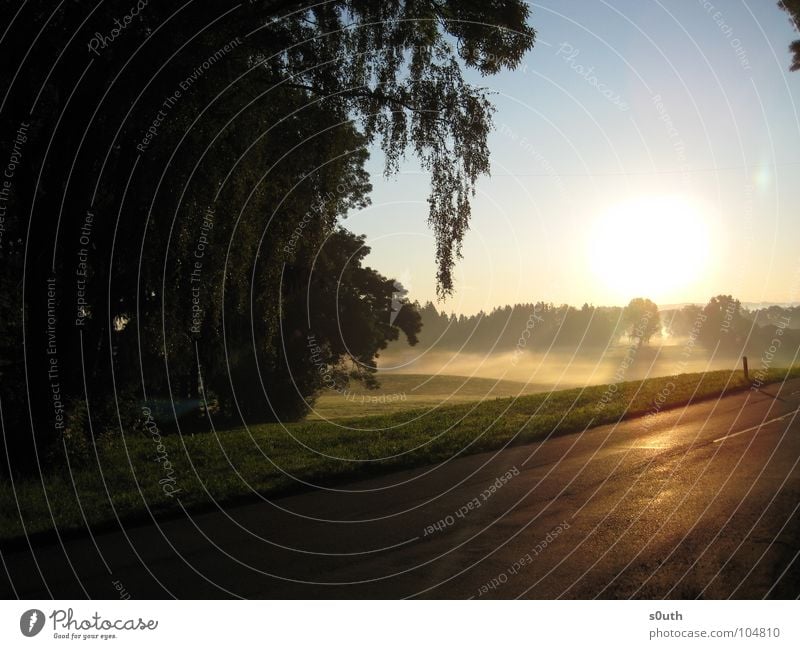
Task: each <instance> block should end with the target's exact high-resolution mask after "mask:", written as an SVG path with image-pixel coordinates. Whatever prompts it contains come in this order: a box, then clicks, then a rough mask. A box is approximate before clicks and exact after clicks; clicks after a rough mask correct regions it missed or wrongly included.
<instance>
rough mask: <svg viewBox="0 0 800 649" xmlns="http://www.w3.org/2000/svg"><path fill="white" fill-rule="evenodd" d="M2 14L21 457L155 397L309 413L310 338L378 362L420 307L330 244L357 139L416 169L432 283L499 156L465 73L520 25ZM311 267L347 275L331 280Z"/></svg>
mask: <svg viewBox="0 0 800 649" xmlns="http://www.w3.org/2000/svg"><path fill="white" fill-rule="evenodd" d="M10 9H11V8H9V7H6V8H5V9H3V10H2V11H5V12H6V13H7V15H6V16H4V18H5V19H6V22H9V21H10V20H11V19H12V18H14V19H15V20H16V21H17V22H16V23H15V24H14V28H13V29H9V30H8V31H7V38H6V40H5V41H4V42H3V43H2V45H0V47H1V48H2V55H3V60H4V66H3V81H4V83H3V88H4V91H3V92H4V93H5V95H4V96H5V99H3V100H2V101H3V103H2V106H0V137H2V140H3V142H5V143H11V144H12V145H13V144H16V145H17V147H18V148H19V149H21V158H19V159H18V160H17V163H16V168H15V175H14V178H13V186H12V188H11V189H10V190H9V193H8V195H7V196H4V199H5V206H6V207H7V208H8V209H7V211H6V212H5V217H4V221H3V238H2V240H1V241H0V244H1V245H0V263H2V265H3V272H2V273H0V282H2V285H1V286H0V293H1V294H2V295H3V296H4V298H3V300H0V318H2V322H3V326H2V327H1V328H0V335H2V340H1V341H0V346H1V347H2V359H3V366H2V367H0V371H2V372H3V383H2V394H0V399H2V402H1V403H2V406H3V415H4V418H5V424H6V431H12V433H11V434H10V435H8V439H7V446H8V449H9V452H10V453H11V454H12V455H13V456H14V457H15V458H17V460H18V459H19V458H24V459H29V460H30V461H33V460H32V458H35V457H37V456H39V455H40V454H41V451H42V449H43V448H45V447H46V446H48V445H51V444H52V442H58V443H59V444H60V443H61V442H69V439H70V435H68V434H65V431H76V432H80V434H84V435H88V432H87V431H88V430H89V428H88V424H89V423H91V421H94V426H93V429H92V430H93V431H94V432H95V433H96V434H98V435H101V434H104V433H105V432H107V431H108V432H119V430H120V428H121V429H123V430H127V429H128V428H129V427H130V426H132V425H133V424H135V422H136V421H137V419H140V418H141V405H142V404H143V403H146V402H148V401H152V400H153V399H155V398H166V399H168V400H171V401H172V402H176V401H179V400H181V399H186V398H192V399H197V398H200V397H203V396H208V395H213V396H214V398H215V399H216V400H217V401H218V402H219V403H220V404H221V408H220V413H219V414H218V415H217V416H221V415H225V416H227V417H229V418H231V419H233V420H234V421H236V420H238V421H241V418H242V417H244V418H245V420H247V418H248V416H250V417H252V418H255V417H258V418H259V419H261V418H263V417H267V416H270V417H279V418H280V417H297V416H299V415H301V414H302V412H303V409H304V406H305V403H306V402H307V400H308V399H309V397H312V396H313V392H314V390H315V389H316V387H317V386H318V382H317V381H315V380H312V379H311V377H310V375H309V372H308V371H307V370H308V368H309V367H313V365H314V363H313V362H311V361H310V359H309V358H308V346H307V344H306V343H305V342H304V341H306V340H307V338H308V336H310V335H313V336H315V340H316V341H317V343H318V344H320V345H321V346H322V347H323V348H324V349H327V350H330V355H329V356H327V357H325V365H326V366H329V367H333V368H336V367H340V366H341V365H342V364H343V363H344V364H347V363H356V365H357V366H358V367H360V368H361V369H362V370H363V372H361V374H360V375H361V376H362V378H365V379H367V380H369V376H370V372H369V368H370V367H371V362H372V358H374V353H376V352H377V350H378V349H380V348H381V346H382V345H384V344H385V342H386V341H388V340H391V339H392V338H394V337H397V336H398V335H399V332H400V331H401V330H402V331H404V332H405V333H406V334H407V335H410V337H411V338H412V339H413V336H414V335H415V333H414V330H415V327H417V326H418V320H417V319H415V317H414V315H413V313H414V309H413V305H406V306H404V307H403V309H402V310H401V311H400V313H401V314H402V317H398V316H397V315H396V314H395V316H396V317H394V318H393V319H391V320H389V319H387V320H383V318H384V317H385V316H386V314H385V313H384V312H383V308H384V307H383V306H381V307H380V308H379V307H378V306H377V305H379V304H381V305H383V304H387V305H388V306H387V307H386V308H389V309H391V308H392V307H391V302H392V295H393V294H394V293H396V291H395V289H394V284H393V282H391V281H390V280H389V279H386V278H383V277H382V276H381V275H380V274H379V273H377V272H376V271H372V270H370V269H367V268H358V264H359V263H360V260H361V259H362V257H359V256H358V255H356V257H355V258H354V259H350V261H349V262H347V263H345V262H344V260H343V258H342V254H343V253H344V252H348V251H349V252H348V254H351V253H352V252H353V250H354V249H353V246H355V249H356V250H358V249H360V246H361V244H360V243H354V240H353V239H352V237H351V236H348V235H346V234H344V233H342V232H341V231H340V230H339V229H338V224H339V222H340V220H341V219H342V218H343V217H345V216H346V214H347V213H348V211H350V210H352V209H358V208H360V207H363V206H365V205H367V204H368V202H369V192H370V189H371V187H370V182H369V177H368V174H367V173H366V171H365V162H366V160H367V155H368V153H367V152H368V150H369V148H370V147H374V146H377V147H379V148H380V150H381V151H382V152H383V155H384V158H385V171H386V172H387V173H393V172H395V171H396V170H397V168H398V164H399V162H400V160H401V159H402V157H403V156H404V155H406V154H407V153H408V154H411V155H414V156H416V157H417V159H418V160H419V161H420V164H421V165H422V167H423V168H424V169H426V170H427V171H429V173H430V177H431V185H430V193H429V196H428V218H429V222H430V225H431V228H432V230H433V232H434V234H435V237H436V256H437V269H438V270H437V282H438V289H439V293H440V294H441V295H446V294H447V293H449V292H450V291H451V290H452V288H453V283H452V275H451V271H452V268H453V265H454V263H455V262H456V260H457V259H458V257H459V256H460V251H461V242H462V240H463V237H464V234H465V232H466V230H467V228H468V224H469V217H470V198H471V196H472V193H473V191H474V187H475V182H476V181H477V179H478V177H479V176H480V175H481V174H485V173H487V172H488V170H489V151H488V148H487V134H488V132H489V130H490V128H491V113H492V106H491V103H490V102H489V100H488V97H487V91H486V90H485V89H483V88H480V87H476V86H474V85H471V84H470V83H468V82H467V81H466V80H465V70H466V69H468V68H472V69H474V70H476V71H477V72H478V73H480V74H483V75H490V74H494V73H496V72H498V71H499V70H502V69H504V68H513V67H515V66H516V65H517V64H518V63H519V61H520V59H521V57H522V56H523V54H524V53H525V51H526V50H527V49H529V48H530V47H531V46H532V44H533V38H534V32H533V30H532V28H531V27H530V26H529V25H528V24H527V19H528V8H527V6H526V5H525V4H524V3H522V2H519V1H517V0H505V1H498V2H489V3H487V2H478V1H456V0H452V1H447V0H437V1H434V0H420V1H414V2H411V1H390V2H381V3H377V2H363V1H356V0H347V1H333V2H324V3H317V4H314V6H311V7H309V6H308V5H307V4H305V3H299V2H281V1H278V2H269V1H267V2H252V3H213V4H212V3H189V4H186V5H171V4H169V3H149V4H148V5H147V6H146V7H145V8H144V9H142V10H141V11H139V12H138V14H137V15H136V16H134V17H132V18H131V19H130V20H125V19H123V21H124V28H123V29H117V32H116V36H114V37H113V38H110V36H111V35H112V32H111V30H112V29H114V28H115V24H116V23H115V22H114V21H115V19H119V18H120V17H124V16H126V15H127V14H128V12H129V10H130V3H125V2H110V3H102V4H101V5H99V6H98V7H97V8H96V9H95V10H94V11H93V12H92V13H91V14H89V13H88V10H87V11H85V12H84V11H83V10H82V9H81V8H80V6H78V5H77V4H75V3H65V4H64V5H63V6H61V7H59V8H57V10H56V11H54V10H53V7H51V6H49V5H46V3H41V4H35V3H33V4H28V5H25V6H24V7H23V8H22V9H21V10H20V12H19V13H18V14H17V13H13V12H11V11H10ZM14 11H16V10H14ZM88 45H94V49H93V50H92V49H89V48H88ZM20 129H22V130H23V131H24V132H23V134H22V136H19V133H20ZM4 150H10V148H9V149H6V148H4ZM334 248H335V249H334ZM332 260H338V262H339V263H338V266H337V265H336V264H334V263H333V261H332ZM322 262H325V263H328V264H329V265H330V266H331V268H332V269H333V268H339V269H340V270H341V269H344V270H345V272H343V273H340V274H339V275H337V277H338V280H337V281H326V282H322V281H321V278H320V275H319V273H318V272H315V268H316V269H317V270H318V269H319V263H322ZM356 262H358V263H356ZM353 264H355V266H354V265H353ZM315 265H316V266H315ZM309 278H311V279H312V280H313V281H319V282H321V283H319V284H313V283H312V284H309V283H308V280H309ZM330 279H331V278H328V280H330ZM325 291H327V294H326V293H325ZM310 295H314V296H316V298H317V299H315V300H310V299H309V296H310ZM345 297H347V299H348V300H349V301H347V300H344V298H345ZM395 297H396V296H395ZM328 298H331V299H332V302H331V299H328ZM337 299H339V302H338V303H337V301H336V300H337ZM356 299H357V300H358V301H359V302H358V303H356V302H354V301H353V300H356ZM362 303H363V304H369V305H371V306H370V307H369V308H359V309H355V308H354V305H357V304H362ZM323 304H324V305H327V306H326V309H328V311H326V312H327V313H329V314H330V316H331V317H333V311H332V310H331V309H333V308H334V307H333V306H331V304H333V305H337V304H338V306H337V307H336V308H337V309H338V316H341V315H342V314H348V315H353V314H358V316H359V318H365V319H367V320H368V322H365V321H364V320H361V319H356V318H350V319H347V320H346V321H347V323H348V328H349V329H356V328H357V326H360V327H362V328H364V327H365V328H366V329H364V330H365V331H366V332H367V334H368V335H366V337H365V338H364V339H363V342H364V344H363V345H362V346H360V347H359V348H358V349H356V348H354V347H353V346H352V345H342V340H348V333H347V332H343V331H339V330H338V329H336V328H333V327H326V326H323V320H322V319H321V318H319V317H315V315H319V314H320V313H321V312H322V311H321V309H322V306H320V305H323ZM395 307H396V305H395ZM314 309H320V311H315V310H314ZM395 310H396V308H395ZM23 340H24V341H25V344H24V345H22V344H21V341H23ZM359 340H361V339H359ZM370 354H372V355H373V356H372V357H370ZM54 361H55V365H53V364H52V363H53V362H54ZM309 363H310V364H309ZM53 367H55V368H56V370H57V371H55V372H53V371H52V370H53ZM304 368H305V369H304ZM356 374H358V373H356ZM54 377H55V378H54ZM201 378H202V388H203V391H204V394H201V393H200V391H199V388H200V386H201V383H200V379H201ZM54 384H58V399H57V401H58V404H60V405H59V406H56V405H55V400H54V399H55V398H54V396H53V395H54V392H53V390H54ZM87 404H89V405H90V407H89V408H88V409H87ZM61 406H63V411H60V410H59V408H60V407H61ZM178 414H180V413H179V412H178V409H177V408H176V409H175V411H174V412H173V415H175V418H176V419H177V415H178ZM29 415H30V417H29ZM90 415H91V417H92V420H90V419H89V416H90ZM61 417H64V418H65V420H66V421H65V422H64V421H62V420H61V419H60V418H61ZM167 423H168V422H164V425H167ZM57 447H58V445H57ZM2 464H3V465H4V467H5V466H7V463H5V462H3V463H2ZM15 466H18V462H16V463H15Z"/></svg>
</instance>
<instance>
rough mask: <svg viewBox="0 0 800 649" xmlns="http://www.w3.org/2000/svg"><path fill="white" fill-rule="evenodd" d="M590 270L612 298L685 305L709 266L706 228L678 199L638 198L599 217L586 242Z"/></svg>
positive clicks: (700, 217)
mask: <svg viewBox="0 0 800 649" xmlns="http://www.w3.org/2000/svg"><path fill="white" fill-rule="evenodd" d="M587 247H588V251H587V253H588V254H587V260H588V262H589V270H590V272H591V273H592V275H593V276H594V278H595V280H596V281H598V282H600V283H601V284H603V288H604V289H605V291H606V293H610V294H611V295H612V296H613V298H614V299H616V300H620V301H622V300H628V299H630V298H632V297H639V296H641V297H648V298H651V299H653V300H656V301H657V302H658V301H659V300H661V301H667V302H670V301H672V302H682V301H685V292H686V290H687V289H688V288H689V287H690V286H692V285H693V284H695V283H697V282H699V281H700V280H702V279H703V276H704V273H705V272H706V269H707V268H708V265H709V257H710V241H709V232H708V224H707V221H706V220H705V218H704V217H703V214H702V211H701V210H700V209H698V207H697V206H696V205H695V204H694V203H692V202H691V201H690V200H688V199H686V198H684V197H681V196H641V197H638V198H634V199H631V200H627V201H625V202H623V203H619V204H617V205H614V206H613V207H612V208H610V209H609V210H607V211H606V212H604V213H602V214H601V215H599V217H598V218H597V219H596V221H595V223H594V226H593V228H592V229H591V231H590V232H589V238H588V241H587Z"/></svg>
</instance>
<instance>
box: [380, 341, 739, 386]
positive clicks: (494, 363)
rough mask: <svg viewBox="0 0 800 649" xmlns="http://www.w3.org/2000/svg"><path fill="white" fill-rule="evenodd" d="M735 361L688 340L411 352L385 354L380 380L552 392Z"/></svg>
mask: <svg viewBox="0 0 800 649" xmlns="http://www.w3.org/2000/svg"><path fill="white" fill-rule="evenodd" d="M738 363H740V360H739V359H738V357H737V356H736V355H724V356H723V355H716V356H714V357H712V356H711V354H710V353H709V352H707V351H706V350H704V349H702V348H700V347H698V346H695V345H692V344H691V341H688V340H677V339H675V338H673V339H671V340H670V341H669V343H668V344H661V345H659V344H652V345H645V346H642V347H640V348H636V347H635V346H633V347H632V346H630V345H627V344H619V345H616V346H614V347H611V348H609V349H607V350H603V349H581V350H571V349H566V350H565V349H551V350H549V351H529V350H526V349H522V350H514V351H509V352H501V353H492V354H481V353H464V352H457V351H452V350H437V349H418V348H415V347H408V348H405V349H401V350H393V351H392V352H388V353H384V354H382V355H381V357H380V358H379V359H378V369H379V372H378V376H379V377H380V375H381V374H385V373H391V374H394V373H400V374H441V375H458V376H476V377H485V378H493V379H505V380H511V381H522V382H525V383H533V384H537V385H542V386H546V387H547V388H549V389H553V388H567V387H574V386H581V385H597V384H603V383H611V382H616V381H630V380H637V379H643V378H652V377H657V376H669V375H673V374H681V373H685V372H704V371H711V370H720V369H734V368H735V367H736V366H737V364H738Z"/></svg>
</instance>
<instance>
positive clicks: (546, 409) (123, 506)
mask: <svg viewBox="0 0 800 649" xmlns="http://www.w3.org/2000/svg"><path fill="white" fill-rule="evenodd" d="M796 376H800V367H794V368H791V369H788V370H787V369H773V370H770V371H769V372H768V373H767V374H766V376H765V377H764V383H765V384H766V383H774V382H777V381H782V380H784V379H785V378H794V377H796ZM668 386H669V391H667V389H668ZM748 386H749V383H748V382H747V381H745V378H744V375H743V374H742V372H731V371H718V372H709V373H705V374H680V375H678V376H672V377H659V378H654V379H646V380H644V381H629V382H624V383H618V384H614V386H613V387H610V386H608V385H599V386H591V387H585V388H575V389H571V390H561V391H558V392H550V393H540V394H533V395H526V396H522V397H518V398H515V399H514V398H502V399H492V400H488V401H482V402H473V403H464V404H458V405H453V406H447V407H443V408H439V409H436V410H433V411H432V412H428V411H425V410H420V411H405V412H396V413H392V414H387V415H382V416H372V417H360V418H354V419H352V420H342V421H337V422H335V423H327V422H301V423H296V424H289V425H286V426H281V425H279V424H265V425H259V426H253V427H251V428H250V429H249V431H248V430H244V429H235V430H228V431H224V432H218V433H216V434H215V433H203V434H198V435H194V436H178V435H173V436H165V437H162V438H160V439H159V438H158V437H155V436H153V435H151V434H138V435H136V436H125V437H124V438H122V437H121V438H117V439H113V440H111V441H105V442H103V443H101V444H99V445H98V446H97V447H96V448H93V449H92V450H91V452H90V455H89V456H88V457H82V458H80V457H75V458H70V466H71V467H72V470H71V472H70V471H63V472H52V473H49V474H46V475H43V476H41V477H36V478H35V479H26V480H15V481H13V482H8V481H6V482H3V483H0V543H2V544H3V545H4V546H9V545H16V544H17V542H19V540H20V539H22V538H24V537H25V536H26V535H27V536H33V537H43V538H47V537H49V535H50V533H52V531H53V529H54V528H56V527H57V529H58V530H59V531H60V532H63V533H66V534H68V535H70V534H73V533H78V534H80V533H82V531H83V532H85V530H86V527H87V524H88V526H89V527H91V529H92V530H93V531H95V532H96V531H101V530H102V529H109V528H113V527H114V526H115V525H116V521H118V520H121V521H125V522H135V521H146V520H149V519H150V518H151V516H155V517H159V516H163V515H172V514H175V513H177V512H180V510H181V507H184V508H186V509H188V510H199V509H206V508H209V507H213V506H214V502H215V501H216V502H217V503H220V504H224V503H232V502H237V501H241V500H246V499H249V498H254V497H256V496H257V494H261V495H265V496H274V495H277V494H281V493H287V492H289V491H291V490H295V489H297V488H298V486H302V484H303V482H305V483H309V484H332V483H335V482H336V481H339V480H344V479H354V478H359V477H366V476H369V475H375V474H378V473H387V472H389V471H393V470H399V469H407V468H412V467H419V466H424V465H429V464H433V463H436V462H440V461H442V460H445V459H447V458H450V457H453V456H456V455H466V454H472V453H479V452H482V451H487V450H492V449H496V448H499V447H502V446H504V445H506V444H510V443H511V444H521V443H527V442H533V441H538V440H542V439H545V438H546V437H548V436H552V435H560V434H565V433H571V432H577V431H581V430H583V429H584V428H586V426H588V425H589V424H590V423H591V424H592V425H602V424H607V423H612V422H615V421H617V420H619V419H623V418H631V417H635V416H641V415H644V414H647V413H648V412H651V411H654V410H655V408H656V404H657V403H658V402H657V401H656V400H657V399H659V401H660V404H659V409H660V410H665V409H667V408H674V407H677V406H682V405H684V404H687V403H689V402H694V401H699V400H702V399H708V398H713V397H719V396H721V395H724V394H728V393H730V392H734V391H738V390H743V389H746V388H747V387H748ZM659 394H661V395H662V397H659ZM664 394H666V398H663V395H664ZM662 399H663V401H662ZM159 444H161V445H162V446H159ZM166 462H169V470H167V464H166ZM299 481H300V482H299ZM166 484H170V485H171V486H170V487H169V488H166V487H165V485H166ZM169 491H174V494H173V495H169V493H168V492H169Z"/></svg>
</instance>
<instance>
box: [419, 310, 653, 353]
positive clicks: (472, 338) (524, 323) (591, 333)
mask: <svg viewBox="0 0 800 649" xmlns="http://www.w3.org/2000/svg"><path fill="white" fill-rule="evenodd" d="M419 313H420V316H421V319H422V325H423V327H422V333H421V334H420V335H419V340H420V343H421V346H422V347H425V348H429V347H435V348H439V349H449V350H462V351H480V352H488V351H498V352H499V351H508V350H510V349H514V348H516V347H517V346H518V345H519V341H520V337H521V336H523V332H525V333H524V340H525V341H526V342H525V347H526V348H529V349H546V348H549V347H551V346H556V347H558V346H568V347H577V346H580V347H585V348H598V347H605V346H607V345H608V344H611V343H613V342H614V341H618V340H620V339H622V338H625V339H627V340H631V341H633V342H635V343H636V344H645V343H647V342H649V341H650V339H651V338H652V337H653V336H654V335H656V334H659V333H660V330H661V322H660V317H659V312H658V307H657V306H656V304H655V303H653V302H652V301H651V300H648V299H645V298H636V299H633V300H631V302H630V303H629V304H628V306H627V307H625V308H622V307H596V306H592V305H589V304H584V305H583V306H582V307H580V308H576V307H573V306H570V305H567V304H562V305H558V306H557V305H554V304H552V303H548V302H536V303H527V304H515V305H514V306H508V305H507V306H504V307H498V308H496V309H493V310H492V311H491V312H489V313H485V312H483V311H481V312H479V313H477V314H475V315H472V316H466V315H459V316H456V315H455V314H450V315H448V314H447V313H445V312H444V311H439V310H438V309H437V308H436V306H435V305H434V304H433V303H431V302H427V303H426V304H425V305H423V306H421V307H419Z"/></svg>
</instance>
